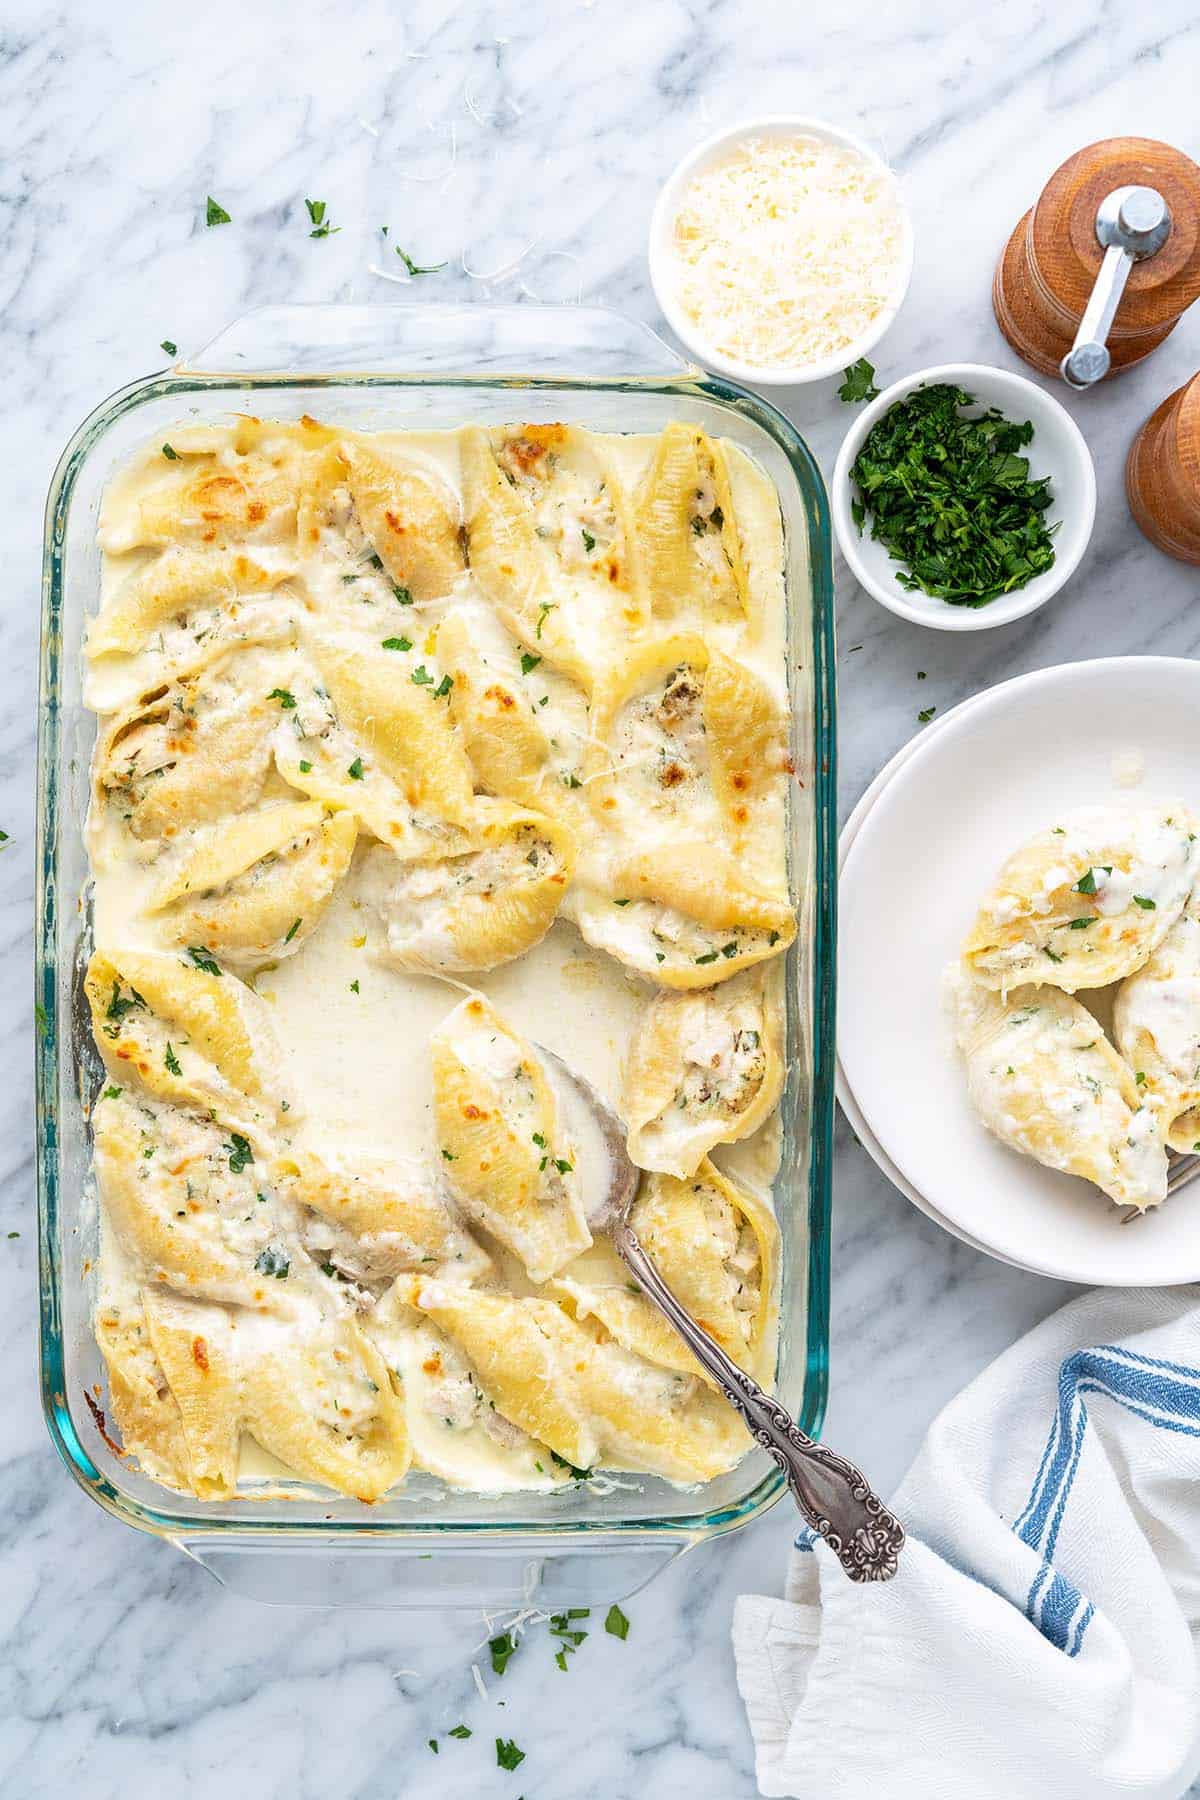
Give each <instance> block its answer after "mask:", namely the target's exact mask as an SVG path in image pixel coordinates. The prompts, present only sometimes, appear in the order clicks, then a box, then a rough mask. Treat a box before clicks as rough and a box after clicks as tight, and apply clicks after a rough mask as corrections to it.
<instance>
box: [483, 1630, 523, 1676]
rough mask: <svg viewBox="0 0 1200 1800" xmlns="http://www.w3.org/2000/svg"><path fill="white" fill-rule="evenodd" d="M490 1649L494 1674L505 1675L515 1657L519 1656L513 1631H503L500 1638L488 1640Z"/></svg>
mask: <svg viewBox="0 0 1200 1800" xmlns="http://www.w3.org/2000/svg"><path fill="white" fill-rule="evenodd" d="M488 1649H489V1650H490V1651H491V1653H492V1673H493V1674H494V1675H503V1673H504V1671H505V1669H507V1667H508V1665H509V1663H510V1662H511V1661H512V1659H513V1657H514V1656H515V1655H516V1654H517V1643H516V1639H515V1638H514V1637H513V1635H512V1632H511V1631H502V1632H501V1633H500V1636H499V1637H494V1638H489V1639H488Z"/></svg>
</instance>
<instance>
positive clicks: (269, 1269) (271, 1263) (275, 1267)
mask: <svg viewBox="0 0 1200 1800" xmlns="http://www.w3.org/2000/svg"><path fill="white" fill-rule="evenodd" d="M254 1266H255V1268H256V1269H257V1270H258V1272H259V1274H260V1275H273V1276H274V1277H275V1279H276V1281H283V1280H285V1279H286V1277H287V1272H288V1270H289V1269H290V1268H291V1266H292V1263H291V1258H290V1257H287V1256H285V1255H284V1254H283V1251H282V1250H276V1249H273V1248H272V1246H271V1245H268V1246H267V1248H266V1249H265V1250H260V1251H259V1253H258V1255H257V1256H256V1257H255V1259H254Z"/></svg>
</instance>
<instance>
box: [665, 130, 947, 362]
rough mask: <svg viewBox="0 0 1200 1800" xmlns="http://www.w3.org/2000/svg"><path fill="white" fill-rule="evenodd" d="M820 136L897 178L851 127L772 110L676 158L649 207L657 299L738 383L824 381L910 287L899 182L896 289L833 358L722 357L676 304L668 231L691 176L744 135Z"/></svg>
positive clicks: (861, 350)
mask: <svg viewBox="0 0 1200 1800" xmlns="http://www.w3.org/2000/svg"><path fill="white" fill-rule="evenodd" d="M800 135H805V136H808V137H815V138H822V139H823V140H824V141H825V142H826V143H830V144H839V145H841V146H842V147H843V148H844V149H847V150H855V151H857V153H858V154H859V156H861V157H863V158H864V160H865V161H867V162H869V163H872V164H873V165H874V166H875V167H876V168H878V169H881V170H882V171H883V172H884V173H885V174H886V175H888V176H889V177H890V178H891V180H893V181H896V176H895V173H894V171H893V170H891V169H889V168H888V165H887V164H886V163H885V162H884V161H883V159H882V157H880V156H878V155H877V154H876V153H875V151H874V150H872V149H871V148H870V146H869V145H868V144H864V143H863V141H862V139H861V138H856V137H854V136H852V134H851V133H850V132H848V131H840V130H839V129H838V127H837V126H836V125H827V124H826V123H825V122H824V120H822V119H809V118H804V117H802V116H800V115H798V114H797V115H793V114H790V113H773V114H771V115H769V116H768V117H766V118H762V119H746V120H744V121H743V122H742V124H740V125H731V126H729V127H728V128H727V129H726V130H725V131H719V132H717V133H716V135H715V136H713V137H710V138H707V139H706V140H705V142H704V143H702V144H698V145H697V147H696V148H695V149H694V150H693V151H692V152H691V153H690V154H689V155H688V156H685V157H684V159H683V161H682V162H681V163H679V164H678V166H677V167H676V168H675V170H674V171H673V173H672V174H671V175H670V176H669V177H668V179H667V181H666V182H665V184H664V186H663V189H662V192H661V193H660V194H659V196H658V203H657V205H656V206H655V208H654V216H653V218H652V219H651V221H650V248H649V260H650V280H651V282H652V284H653V287H654V292H655V295H656V296H657V299H658V304H659V306H660V307H661V308H662V312H663V317H664V318H665V319H666V321H667V323H668V325H669V326H670V327H671V330H672V331H673V332H674V333H675V335H676V337H677V338H678V339H679V340H680V342H681V343H682V344H684V345H685V346H686V347H687V349H688V350H690V352H691V354H692V355H693V356H694V357H695V358H696V360H697V362H699V363H702V364H703V365H704V367H705V368H708V369H714V370H715V371H716V372H717V374H718V375H728V376H730V377H731V378H732V379H733V380H734V381H743V382H746V383H748V384H750V385H752V386H754V387H795V386H799V385H800V384H802V383H804V382H809V381H827V380H828V379H829V377H830V376H831V375H840V374H841V373H842V371H843V369H848V368H849V367H850V364H851V363H853V362H857V361H858V359H859V357H860V356H865V355H866V354H867V352H868V351H869V350H871V349H873V348H874V346H875V345H876V344H877V343H878V342H879V340H880V338H881V337H882V336H883V334H884V332H885V331H886V330H887V328H888V326H889V325H890V324H891V323H892V320H893V319H894V318H895V317H896V314H897V313H898V312H899V310H900V307H901V305H902V303H903V300H904V296H905V294H906V293H907V292H908V284H909V281H910V280H911V279H912V264H913V239H912V222H911V220H910V218H909V216H908V208H907V207H906V206H905V204H904V196H903V194H902V193H901V192H900V190H899V183H898V182H897V196H898V201H899V209H900V228H901V233H902V247H901V263H900V269H899V272H898V274H897V278H896V291H895V295H894V297H893V299H892V302H891V304H890V305H889V306H886V307H884V309H883V311H882V312H881V313H879V314H877V316H876V317H875V318H874V319H873V320H872V322H871V325H870V327H869V329H868V330H866V331H864V332H863V334H862V335H861V337H859V338H856V339H855V341H854V342H853V343H850V344H847V345H846V347H845V348H844V349H843V350H839V351H838V352H837V354H836V356H826V357H822V358H821V359H820V361H818V362H807V363H777V364H769V365H767V366H763V365H762V364H760V363H746V362H739V361H738V360H737V358H735V357H732V356H723V355H722V354H721V352H720V351H718V350H717V349H715V348H714V346H713V345H712V344H710V343H709V342H708V340H707V339H705V338H702V337H700V336H698V335H697V332H696V328H695V326H694V324H693V323H692V321H691V320H690V319H689V318H688V316H687V314H686V313H685V312H684V311H683V309H682V307H681V306H680V304H679V301H678V298H677V295H676V288H675V278H674V266H673V265H674V252H673V250H672V247H671V235H672V231H673V228H674V224H675V215H676V213H677V212H678V211H679V204H680V201H681V200H682V198H683V195H684V191H685V189H686V188H687V186H688V183H689V182H690V181H691V180H692V178H693V176H695V175H697V174H699V173H700V171H701V170H703V169H707V168H709V167H711V165H712V164H713V163H716V162H720V161H721V159H722V158H723V157H725V156H727V155H728V154H729V151H730V150H731V149H732V148H733V146H734V145H735V144H737V143H739V142H741V141H742V140H744V139H745V138H779V137H789V138H790V137H797V136H800Z"/></svg>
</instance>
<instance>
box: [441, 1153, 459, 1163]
mask: <svg viewBox="0 0 1200 1800" xmlns="http://www.w3.org/2000/svg"><path fill="white" fill-rule="evenodd" d="M442 1155H443V1156H444V1157H445V1159H446V1161H447V1162H457V1161H458V1158H457V1157H456V1155H455V1153H454V1151H453V1150H443V1151H442Z"/></svg>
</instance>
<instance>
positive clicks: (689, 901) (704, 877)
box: [571, 840, 796, 988]
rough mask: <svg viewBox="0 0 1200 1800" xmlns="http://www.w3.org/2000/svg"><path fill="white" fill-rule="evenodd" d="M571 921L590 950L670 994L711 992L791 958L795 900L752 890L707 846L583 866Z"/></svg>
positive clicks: (726, 857) (723, 855) (729, 859)
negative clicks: (771, 961)
mask: <svg viewBox="0 0 1200 1800" xmlns="http://www.w3.org/2000/svg"><path fill="white" fill-rule="evenodd" d="M571 906H572V915H573V917H574V918H575V919H576V920H577V922H578V925H579V929H580V931H581V932H582V934H583V936H584V937H585V938H586V940H587V942H588V943H589V944H594V945H595V946H596V948H597V949H599V950H605V951H607V952H608V954H609V955H610V956H613V957H615V958H616V959H617V961H618V962H623V963H625V964H626V966H627V967H629V968H631V969H635V970H636V971H637V972H638V973H639V974H640V975H646V976H648V977H649V978H650V980H651V981H655V982H657V983H658V984H659V985H660V986H662V987H670V988H701V987H712V986H715V985H716V983H717V982H721V981H728V980H730V978H731V977H732V976H734V975H736V974H737V973H738V971H739V970H740V969H745V968H748V967H750V966H751V965H752V964H754V963H758V962H763V961H765V960H766V959H767V958H768V957H771V956H775V955H777V954H779V953H780V952H782V951H783V950H786V948H787V946H788V945H789V944H790V943H791V941H792V939H793V938H794V937H795V935H796V919H795V914H794V913H793V911H792V908H791V907H790V906H789V905H788V903H787V901H786V900H783V899H780V898H777V897H776V896H775V894H773V893H771V892H769V891H766V890H764V889H763V888H761V887H759V886H757V885H755V884H753V883H751V882H749V881H747V880H746V879H745V877H744V875H743V874H742V871H741V869H740V868H739V866H738V864H737V861H736V859H735V858H734V857H733V856H732V855H731V854H730V852H729V851H727V850H723V849H721V848H719V847H717V846H716V845H712V844H710V843H708V842H706V841H704V840H699V841H696V842H693V843H687V842H668V843H666V844H664V845H663V847H662V848H661V849H659V850H657V851H654V850H645V851H637V852H633V853H627V854H623V855H620V854H619V855H617V856H615V857H614V858H613V859H612V860H611V861H610V862H608V863H604V864H597V863H595V862H591V863H589V864H587V865H586V866H581V872H580V880H579V885H578V888H577V890H576V892H575V894H574V895H573V896H572V902H571Z"/></svg>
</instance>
